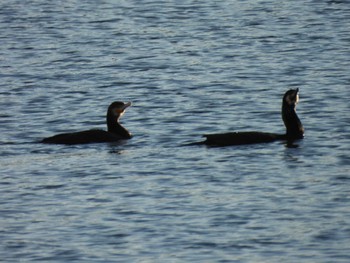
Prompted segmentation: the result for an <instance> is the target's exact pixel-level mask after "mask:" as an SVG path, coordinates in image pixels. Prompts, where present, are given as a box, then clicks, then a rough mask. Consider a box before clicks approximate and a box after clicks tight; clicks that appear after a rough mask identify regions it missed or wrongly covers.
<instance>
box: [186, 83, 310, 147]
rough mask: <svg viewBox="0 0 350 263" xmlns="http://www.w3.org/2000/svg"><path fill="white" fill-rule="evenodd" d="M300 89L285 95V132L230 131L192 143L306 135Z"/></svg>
mask: <svg viewBox="0 0 350 263" xmlns="http://www.w3.org/2000/svg"><path fill="white" fill-rule="evenodd" d="M298 93H299V89H290V90H288V91H287V92H286V93H285V94H284V96H283V102H282V119H283V122H284V125H285V126H286V133H285V134H275V133H267V132H256V131H249V132H229V133H218V134H206V135H203V137H206V140H205V141H201V142H195V143H191V144H190V145H201V144H205V145H209V146H230V145H242V144H255V143H267V142H274V141H277V140H286V141H288V142H292V141H294V140H297V139H302V138H303V137H304V128H303V125H302V124H301V122H300V120H299V118H298V115H297V113H296V104H297V103H298V101H299V94H298Z"/></svg>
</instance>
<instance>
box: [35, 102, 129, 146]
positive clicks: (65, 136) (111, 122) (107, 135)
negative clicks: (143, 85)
mask: <svg viewBox="0 0 350 263" xmlns="http://www.w3.org/2000/svg"><path fill="white" fill-rule="evenodd" d="M130 105H131V102H126V103H124V102H120V101H115V102H113V103H112V104H111V105H110V106H109V107H108V111H107V117H106V118H107V131H104V130H97V129H94V130H86V131H81V132H72V133H62V134H58V135H54V136H52V137H48V138H45V139H43V140H42V141H41V142H42V143H56V144H84V143H100V142H115V141H119V140H126V139H130V138H131V137H132V135H131V134H130V132H129V131H128V130H127V129H125V128H124V127H123V126H121V125H120V123H119V118H120V117H121V116H122V115H123V114H124V112H125V109H126V108H127V107H129V106H130Z"/></svg>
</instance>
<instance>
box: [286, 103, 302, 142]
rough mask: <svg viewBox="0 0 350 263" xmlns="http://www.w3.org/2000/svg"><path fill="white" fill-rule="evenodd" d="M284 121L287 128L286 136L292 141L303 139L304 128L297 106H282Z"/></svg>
mask: <svg viewBox="0 0 350 263" xmlns="http://www.w3.org/2000/svg"><path fill="white" fill-rule="evenodd" d="M282 119H283V122H284V125H285V126H286V131H287V132H286V135H287V137H288V138H290V139H301V138H303V137H304V127H303V125H302V124H301V121H300V120H299V118H298V115H297V113H296V110H295V105H288V103H286V102H284V103H283V105H282Z"/></svg>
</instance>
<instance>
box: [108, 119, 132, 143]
mask: <svg viewBox="0 0 350 263" xmlns="http://www.w3.org/2000/svg"><path fill="white" fill-rule="evenodd" d="M107 129H108V132H111V133H114V134H116V135H118V136H121V137H123V138H125V139H130V138H131V134H130V132H129V131H128V130H127V129H125V128H124V127H123V126H122V125H121V124H120V123H119V117H116V116H114V115H113V114H111V113H108V114H107Z"/></svg>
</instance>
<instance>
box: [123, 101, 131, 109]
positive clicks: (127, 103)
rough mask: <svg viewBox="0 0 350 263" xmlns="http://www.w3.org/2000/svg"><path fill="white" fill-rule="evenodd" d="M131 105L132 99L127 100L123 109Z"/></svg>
mask: <svg viewBox="0 0 350 263" xmlns="http://www.w3.org/2000/svg"><path fill="white" fill-rule="evenodd" d="M130 106H131V102H130V101H128V102H125V103H124V107H123V110H125V109H126V108H127V107H130Z"/></svg>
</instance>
